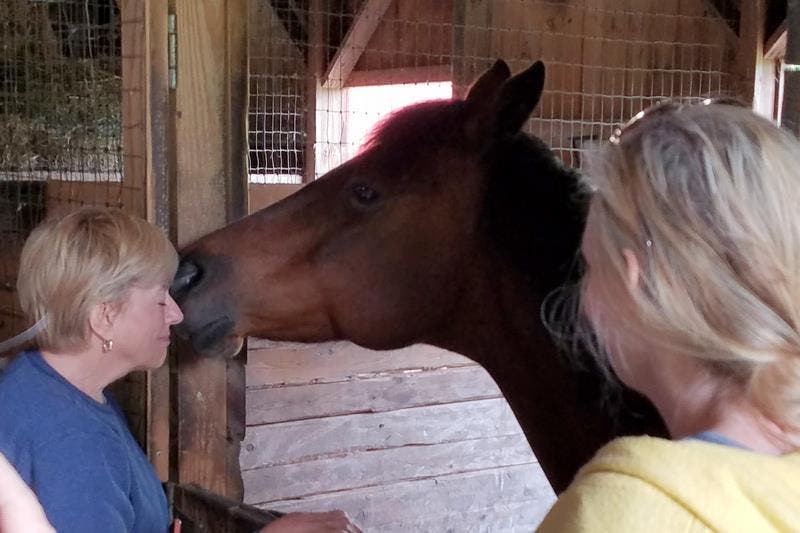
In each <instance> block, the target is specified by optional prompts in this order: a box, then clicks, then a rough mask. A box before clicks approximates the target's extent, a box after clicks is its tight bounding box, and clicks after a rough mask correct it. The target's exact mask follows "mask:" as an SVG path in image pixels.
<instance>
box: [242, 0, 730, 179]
mask: <svg viewBox="0 0 800 533" xmlns="http://www.w3.org/2000/svg"><path fill="white" fill-rule="evenodd" d="M726 5H728V4H726ZM731 5H732V4H731ZM250 10H251V13H250V15H251V16H250V40H251V42H250V52H249V53H250V94H251V97H250V108H249V112H248V119H249V135H250V139H249V140H250V150H249V156H250V157H249V162H250V177H251V181H252V182H254V183H286V182H295V183H299V182H301V181H302V180H303V177H304V176H305V178H306V179H312V178H313V177H318V176H319V175H321V174H322V173H324V172H325V171H326V170H329V169H330V168H332V167H333V166H336V164H339V163H341V162H343V161H345V160H346V159H347V158H349V157H351V156H352V155H353V154H354V153H355V152H356V151H357V148H358V144H359V143H360V142H361V140H362V138H363V136H362V135H363V130H364V129H365V124H368V125H371V124H374V123H375V122H376V121H377V120H378V119H379V118H380V117H382V116H383V115H384V114H385V113H386V112H388V111H389V110H391V109H394V108H396V107H398V106H399V105H400V104H402V103H408V102H407V100H405V99H403V98H400V97H398V96H396V95H397V94H401V93H402V85H403V84H406V85H407V87H406V90H407V91H411V90H412V88H413V89H414V90H416V91H417V93H419V94H420V96H419V97H418V98H419V99H429V98H438V97H442V96H443V95H445V94H444V92H443V91H442V90H438V91H437V90H436V88H434V86H435V85H436V84H442V83H445V84H451V87H452V92H453V94H455V95H463V94H464V91H465V89H466V88H467V86H468V84H469V83H470V82H471V81H472V80H473V79H474V78H475V77H476V76H477V75H479V74H480V73H481V72H482V70H483V69H485V68H487V67H488V66H490V65H491V63H492V62H493V61H494V60H495V59H496V58H503V59H505V60H506V61H507V62H508V63H509V64H510V65H511V67H512V70H519V69H522V68H524V67H526V66H527V65H528V64H530V62H531V61H533V60H536V59H542V60H543V61H544V62H545V64H546V66H547V82H546V85H545V94H544V97H543V99H542V101H541V103H540V105H539V107H538V108H537V110H536V111H535V113H534V117H533V118H532V120H531V121H530V123H529V129H530V131H531V132H532V133H534V134H536V135H537V136H539V137H541V138H542V139H543V140H545V141H546V142H548V143H549V144H550V145H551V146H552V147H553V148H554V149H555V150H556V152H557V153H558V154H559V156H561V157H562V158H563V160H564V161H565V162H566V163H567V164H571V165H576V166H578V165H580V154H581V153H582V152H583V151H584V150H586V149H587V147H588V146H591V145H592V144H593V143H596V142H599V141H602V139H605V138H607V137H608V136H609V135H610V134H611V131H612V130H613V128H614V127H615V126H616V125H618V124H619V123H621V122H624V121H625V119H626V118H627V117H630V116H631V115H633V114H634V113H636V112H637V111H639V110H640V109H642V108H643V107H646V106H647V105H650V104H652V103H654V102H656V101H658V100H661V99H664V98H680V99H689V100H691V99H699V98H703V97H707V96H719V95H723V94H724V95H732V94H735V90H736V88H735V76H734V75H733V74H732V73H733V71H734V62H735V53H736V45H737V34H736V32H737V31H738V24H739V20H738V12H737V11H736V10H735V9H728V10H726V11H725V12H724V13H720V12H719V11H717V10H715V9H714V8H713V7H711V3H709V2H703V1H700V0H698V1H696V2H691V1H689V2H678V1H676V0H666V1H657V0H638V1H633V0H627V1H621V2H619V1H614V2H612V1H607V0H591V1H588V2H584V1H581V2H577V1H567V2H564V1H560V2H555V1H546V0H495V1H482V2H464V1H461V0H455V1H444V2H427V1H423V0H399V1H394V2H392V1H379V0H369V1H366V0H365V1H356V0H353V1H337V2H322V1H318V0H302V1H301V0H271V1H265V0H252V1H251V7H250ZM315 80H316V81H318V82H319V83H317V84H315V83H314V81H315ZM420 85H423V86H428V87H431V90H430V91H429V92H427V93H426V92H425V91H424V90H420V89H419V86H420ZM363 86H368V87H382V88H383V89H384V94H385V93H386V86H400V87H399V91H400V92H399V93H394V94H395V96H391V95H390V96H388V97H387V96H381V95H380V93H379V92H377V91H376V92H374V93H370V92H369V91H366V92H363V91H362V92H361V93H360V94H359V93H356V92H354V90H353V89H354V88H355V87H363ZM426 96H427V98H426ZM445 96H449V93H448V94H446V95H445ZM375 100H380V101H378V102H376V101H375ZM378 108H381V109H380V110H378Z"/></svg>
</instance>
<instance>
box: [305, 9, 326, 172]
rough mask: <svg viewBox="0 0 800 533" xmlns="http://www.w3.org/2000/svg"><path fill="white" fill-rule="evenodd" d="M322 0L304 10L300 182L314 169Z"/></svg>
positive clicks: (322, 54) (322, 41) (322, 45)
mask: <svg viewBox="0 0 800 533" xmlns="http://www.w3.org/2000/svg"><path fill="white" fill-rule="evenodd" d="M323 5H324V2H323V1H322V0H311V1H310V3H309V11H308V48H307V50H306V67H307V69H308V70H307V72H306V91H305V93H306V102H305V104H306V106H305V107H306V111H305V113H306V116H305V126H306V143H305V157H304V158H303V161H304V164H303V182H304V183H309V182H311V181H314V179H315V178H316V172H317V92H318V90H319V88H320V76H321V75H322V70H323V67H324V64H325V60H326V53H327V51H326V49H325V33H324V31H323V22H324V20H323V16H324V14H323V12H322V9H323Z"/></svg>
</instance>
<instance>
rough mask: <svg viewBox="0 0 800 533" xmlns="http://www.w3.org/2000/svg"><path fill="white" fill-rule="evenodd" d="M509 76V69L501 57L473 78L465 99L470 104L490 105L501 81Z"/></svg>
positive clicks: (501, 83) (500, 85) (501, 84)
mask: <svg viewBox="0 0 800 533" xmlns="http://www.w3.org/2000/svg"><path fill="white" fill-rule="evenodd" d="M510 76H511V69H509V68H508V65H507V64H506V62H505V61H503V60H502V59H498V60H497V61H495V62H494V65H492V66H491V67H490V68H489V69H488V70H487V71H486V72H484V73H483V74H481V77H480V78H478V79H477V80H475V82H474V83H473V84H472V86H471V87H470V88H469V92H467V98H466V101H467V102H468V103H469V104H470V105H477V106H490V105H492V104H494V102H495V98H497V94H498V93H499V91H500V88H501V87H502V86H503V82H504V81H506V80H507V79H508V78H509V77H510Z"/></svg>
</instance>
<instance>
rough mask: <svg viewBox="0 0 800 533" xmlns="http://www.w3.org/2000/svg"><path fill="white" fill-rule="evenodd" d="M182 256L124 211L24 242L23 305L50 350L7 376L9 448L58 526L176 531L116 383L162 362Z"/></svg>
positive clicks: (3, 443)
mask: <svg viewBox="0 0 800 533" xmlns="http://www.w3.org/2000/svg"><path fill="white" fill-rule="evenodd" d="M177 262H178V258H177V253H176V252H175V249H174V248H173V247H172V245H171V244H170V242H169V241H168V240H167V238H166V236H165V235H164V234H163V233H162V232H161V231H160V230H159V229H158V228H155V227H154V226H152V225H150V224H149V223H147V222H146V221H144V220H141V219H139V218H137V217H134V216H131V215H129V214H126V213H124V212H122V211H118V210H110V209H100V208H84V209H80V210H78V211H75V212H73V213H70V214H68V215H66V216H64V217H61V218H57V219H53V220H50V221H47V222H45V223H43V224H41V225H40V226H39V227H37V228H36V229H35V230H34V231H33V233H32V234H31V235H30V237H29V238H28V240H27V241H26V243H25V246H24V248H23V250H22V258H21V262H20V269H19V276H18V283H17V289H18V293H19V298H20V303H21V306H22V309H23V310H24V311H25V313H26V314H27V315H28V317H29V318H30V319H31V320H33V321H41V322H40V328H41V329H40V330H39V333H38V341H39V347H40V350H36V351H31V352H25V353H22V354H20V355H19V356H17V357H16V358H15V359H14V360H13V361H12V362H11V363H10V364H9V365H8V367H7V368H6V369H5V371H4V372H3V374H2V375H0V453H2V454H3V455H5V456H6V457H7V458H8V460H9V462H10V463H11V464H12V465H13V466H14V467H15V468H16V470H17V471H18V472H19V474H20V476H21V477H22V479H23V480H24V481H25V482H26V483H27V484H28V485H29V486H30V487H31V489H33V491H34V493H35V494H36V496H37V497H38V499H39V502H40V503H41V505H42V507H43V508H44V510H45V513H46V514H47V517H48V519H49V520H50V522H51V523H52V525H53V527H55V529H56V530H58V531H81V532H92V531H98V532H99V531H140V532H150V531H166V530H167V528H168V527H169V521H170V520H169V511H168V507H167V501H166V497H165V495H164V491H163V489H162V487H161V482H160V480H159V479H158V477H157V476H156V474H155V472H154V470H153V467H152V466H151V465H150V463H149V461H148V459H147V457H146V456H145V455H144V453H143V452H142V450H141V448H140V447H139V445H138V443H137V442H136V441H135V440H134V438H133V436H132V435H131V433H130V430H129V429H128V427H127V423H126V421H125V418H124V416H123V414H122V412H121V411H120V409H119V407H118V406H117V405H116V404H115V403H114V401H113V399H112V398H111V396H110V395H109V394H108V393H107V392H106V391H105V388H106V387H107V386H108V385H110V384H111V383H112V382H114V381H116V380H117V379H119V378H121V377H123V376H125V375H126V374H128V373H129V372H131V371H133V370H137V369H141V370H147V369H152V368H157V367H159V366H160V365H161V364H162V363H163V362H164V358H165V357H166V353H167V346H168V345H169V342H170V326H171V325H173V324H176V323H178V322H180V320H181V319H182V317H183V315H182V314H181V311H180V309H178V306H177V305H176V304H175V302H174V301H173V300H172V298H171V297H170V295H169V292H168V287H169V283H170V281H171V279H172V278H173V276H174V275H175V270H176V267H177Z"/></svg>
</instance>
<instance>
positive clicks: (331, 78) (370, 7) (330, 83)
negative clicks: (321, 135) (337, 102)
mask: <svg viewBox="0 0 800 533" xmlns="http://www.w3.org/2000/svg"><path fill="white" fill-rule="evenodd" d="M391 3H392V0H365V1H364V3H363V4H361V8H360V9H359V10H358V13H356V15H355V18H354V20H353V23H352V24H351V25H350V29H349V30H347V35H345V37H344V40H343V41H342V45H341V46H340V47H339V50H337V51H336V55H335V56H333V60H332V61H331V63H330V65H329V66H328V68H327V70H326V72H325V75H324V76H323V78H322V86H323V87H324V88H326V89H340V88H342V87H343V86H344V85H345V84H346V83H347V79H348V78H349V77H350V73H351V72H353V69H354V68H355V66H356V63H358V60H359V58H360V57H361V54H362V53H364V49H365V48H366V47H367V44H368V43H369V40H370V39H371V38H372V35H373V34H374V33H375V30H376V29H377V28H378V25H379V24H380V22H381V19H382V18H383V14H384V13H386V10H387V9H388V8H389V5H390V4H391Z"/></svg>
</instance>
